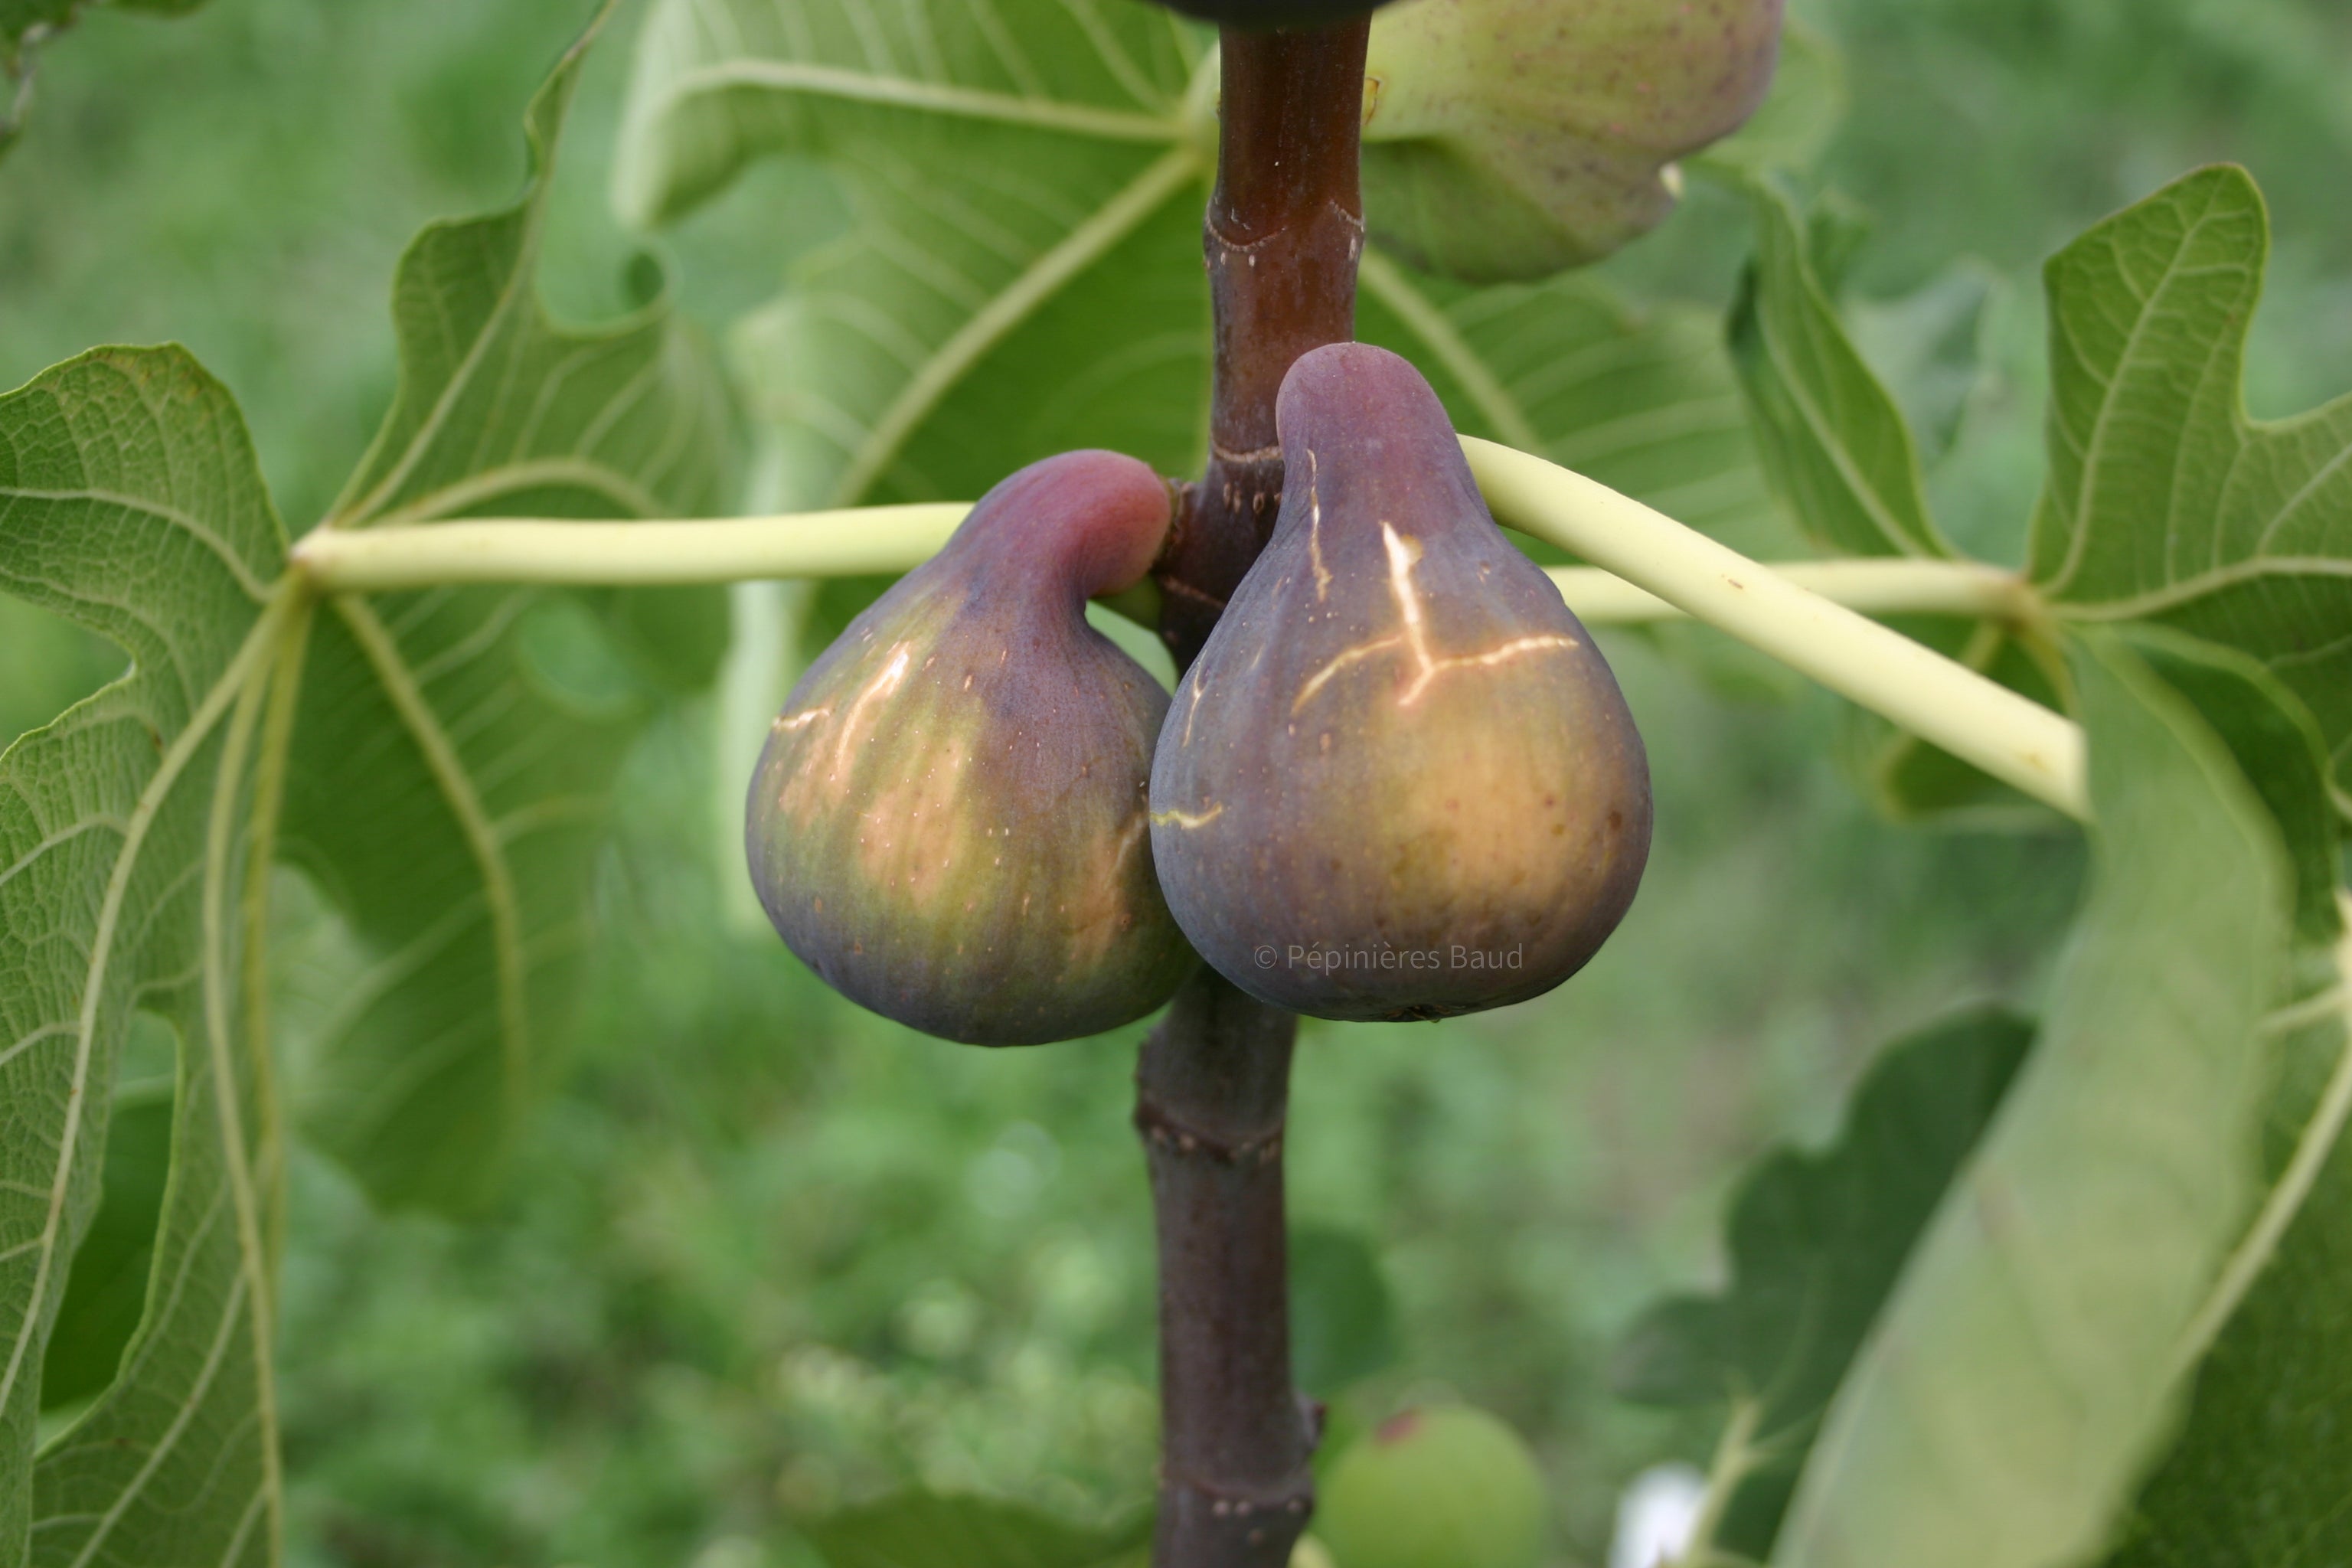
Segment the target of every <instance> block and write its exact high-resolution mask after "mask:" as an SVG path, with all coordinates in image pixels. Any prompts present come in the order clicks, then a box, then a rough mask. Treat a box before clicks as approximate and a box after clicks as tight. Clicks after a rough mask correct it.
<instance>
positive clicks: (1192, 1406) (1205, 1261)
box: [1135, 18, 1370, 1568]
mask: <svg viewBox="0 0 2352 1568" xmlns="http://www.w3.org/2000/svg"><path fill="white" fill-rule="evenodd" d="M1369 30H1370V23H1369V21H1368V20H1366V19H1362V18H1359V19H1358V20H1356V21H1353V22H1349V23H1344V24H1342V25H1340V26H1336V27H1330V28H1326V29H1320V30H1317V31H1311V32H1274V33H1245V32H1239V31H1236V30H1234V29H1233V28H1230V27H1229V28H1226V29H1225V30H1224V34H1223V110H1222V112H1223V133H1222V136H1221V138H1220V140H1219V144H1218V154H1217V188H1216V192H1215V195H1213V197H1212V198H1211V200H1210V204H1209V213H1208V219H1207V222H1206V223H1205V225H1204V226H1203V229H1204V242H1205V249H1206V251H1207V258H1208V268H1209V289H1210V300H1211V305H1212V308H1213V312H1214V316H1215V332H1216V367H1215V380H1214V383H1213V388H1212V392H1211V402H1210V417H1209V429H1210V435H1211V447H1210V455H1209V466H1208V472H1207V474H1206V475H1205V476H1204V477H1203V478H1202V481H1201V482H1200V483H1199V484H1198V485H1193V486H1190V487H1187V489H1186V491H1185V495H1184V504H1183V505H1182V507H1181V509H1180V512H1179V516H1178V520H1177V525H1176V527H1175V529H1174V530H1173V531H1171V539H1170V542H1169V546H1168V549H1167V550H1166V552H1164V553H1163V554H1162V556H1161V557H1160V563H1159V564H1158V566H1157V567H1156V568H1155V575H1156V576H1157V577H1158V579H1159V581H1160V585H1161V587H1162V589H1163V590H1164V592H1165V598H1164V600H1163V605H1162V608H1161V612H1160V633H1161V635H1162V636H1163V637H1165V638H1166V639H1167V641H1168V644H1169V646H1170V647H1171V649H1172V650H1173V651H1174V653H1175V655H1176V658H1177V660H1178V662H1179V663H1180V664H1186V665H1189V664H1190V663H1191V662H1192V658H1194V656H1196V655H1197V654H1198V653H1199V652H1200V651H1201V645H1202V643H1203V642H1205V641H1206V640H1207V638H1208V635H1209V631H1210V629H1211V628H1212V627H1213V626H1214V625H1215V624H1216V619H1217V616H1218V615H1219V614H1220V613H1221V612H1222V611H1223V609H1224V606H1225V601H1226V600H1227V599H1229V598H1231V597H1232V595H1233V591H1234V587H1235V586H1236V585H1237V584H1239V583H1240V582H1241V579H1242V574H1244V572H1246V571H1247V570H1248V569H1249V564H1250V563H1251V562H1252V561H1253V560H1255V558H1256V556H1257V553H1258V552H1259V550H1260V549H1262V548H1263V547H1264V546H1265V540H1266V536H1267V534H1268V533H1269V532H1271V531H1272V530H1273V527H1274V521H1275V514H1276V511H1277V510H1279V508H1280V505H1281V500H1282V454H1281V448H1280V447H1279V446H1278V444H1277V443H1276V435H1275V425H1274V405H1275V394H1276V392H1277V391H1278V390H1279V389H1280V387H1281V385H1282V378H1283V375H1284V374H1285V373H1286V372H1287V371H1288V370H1289V368H1290V366H1291V363H1292V362H1293V361H1294V360H1296V359H1297V357H1298V356H1299V355H1300V354H1303V353H1307V351H1308V350H1309V349H1314V348H1319V347H1321V346H1322V345H1323V344H1325V343H1330V342H1345V341H1346V340H1347V339H1349V338H1350V337H1352V336H1353V335H1354V332H1355V302H1356V260H1357V258H1358V257H1359V256H1360V254H1361V253H1362V250H1363V232H1364V226H1363V208H1362V203H1361V201H1360V197H1359V195H1358V185H1357V147H1358V133H1359V132H1360V129H1361V123H1362V121H1361V116H1362V103H1363V81H1364V45H1365V38H1366V35H1367V33H1368V32H1369ZM1296 1033H1297V1019H1296V1018H1295V1017H1293V1016H1291V1015H1290V1014H1287V1013H1285V1012H1282V1011H1280V1010H1279V1009H1276V1008H1273V1007H1268V1006H1265V1005H1264V1004H1262V1003H1258V1002H1255V1001H1253V1000H1252V999H1250V998H1249V997H1247V996H1245V995H1244V994H1242V993H1241V992H1240V991H1237V990H1235V989H1234V987H1233V986H1232V985H1230V984H1226V982H1225V981H1223V979H1221V978H1220V977H1219V976H1218V975H1217V974H1216V973H1213V971H1210V970H1208V969H1205V968H1204V969H1202V971H1201V972H1200V973H1198V974H1196V975H1194V976H1193V978H1192V980H1190V981H1189V982H1187V983H1186V984H1185V985H1184V987H1183V989H1182V990H1181V991H1179V992H1178V993H1177V995H1176V1000H1175V1002H1174V1003H1173V1004H1172V1005H1171V1006H1170V1008H1169V1010H1168V1014H1167V1016H1166V1017H1164V1018H1163V1019H1161V1021H1160V1026H1159V1027H1158V1028H1156V1029H1154V1030H1153V1031H1152V1033H1151V1036H1150V1038H1149V1039H1148V1040H1146V1041H1145V1043H1144V1047H1143V1055H1142V1058H1141V1060H1140V1062H1139V1064H1138V1066H1137V1069H1136V1107H1135V1121H1136V1127H1137V1130H1138V1131H1140V1132H1141V1133H1142V1134H1143V1139H1144V1147H1145V1152H1146V1157H1147V1159H1148V1161H1149V1163H1150V1169H1151V1196H1152V1207H1153V1213H1154V1215H1155V1218H1156V1220H1157V1223H1158V1226H1159V1233H1160V1406H1161V1415H1160V1421H1161V1458H1160V1513H1159V1523H1158V1526H1157V1531H1156V1536H1155V1539H1154V1542H1153V1548H1152V1561H1153V1563H1155V1564H1156V1565H1157V1568H1283V1565H1284V1564H1285V1563H1287V1562H1288V1561H1289V1558H1290V1550H1291V1547H1292V1545H1293V1544H1294V1543H1295V1542H1297V1539H1298V1536H1299V1534H1300V1532H1301V1531H1304V1530H1305V1529H1306V1526H1307V1516H1308V1515H1309V1514H1310V1513H1311V1512H1312V1510H1313V1509H1314V1500H1315V1487H1314V1478H1313V1475H1312V1473H1311V1472H1310V1471H1309V1469H1308V1468H1307V1463H1308V1460H1309V1459H1310V1458H1312V1457H1313V1454H1314V1451H1315V1442H1316V1438H1317V1436H1318V1428H1319V1426H1320V1416H1319V1413H1318V1411H1317V1410H1316V1409H1315V1408H1314V1407H1313V1406H1312V1405H1310V1404H1308V1402H1307V1401H1306V1400H1305V1399H1304V1398H1303V1397H1302V1396H1301V1395H1300V1394H1298V1392H1297V1389H1296V1387H1295V1386H1294V1385H1293V1384H1292V1381H1291V1372H1290V1301H1289V1279H1288V1256H1287V1254H1288V1247H1287V1237H1286V1229H1285V1226H1284V1217H1283V1190H1282V1139H1283V1121H1284V1116H1285V1113H1286V1108H1287V1105H1288V1100H1289V1082H1290V1056H1291V1043H1292V1039H1293V1037H1294V1036H1295V1035H1296Z"/></svg>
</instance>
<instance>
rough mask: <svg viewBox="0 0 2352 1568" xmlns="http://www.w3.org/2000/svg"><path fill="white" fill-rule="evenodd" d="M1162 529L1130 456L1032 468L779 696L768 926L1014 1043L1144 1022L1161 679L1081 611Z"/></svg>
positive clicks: (1184, 961) (937, 1014) (890, 997)
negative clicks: (1149, 797) (1150, 821)
mask: <svg viewBox="0 0 2352 1568" xmlns="http://www.w3.org/2000/svg"><path fill="white" fill-rule="evenodd" d="M1168 522H1169V492H1168V487H1167V486H1166V485H1165V484H1163V483H1162V482H1161V481H1160V478H1159V477H1158V476H1157V475H1155V474H1154V473H1153V472H1152V471H1151V470H1150V468H1147V467H1145V466H1144V465H1143V464H1141V463H1139V462H1137V461H1136V460H1135V459H1134V458H1123V457H1120V456H1118V454H1116V453H1111V452H1069V453H1065V454H1064V455H1062V456H1061V457H1058V458H1048V459H1046V460H1045V461H1044V462H1042V463H1036V464H1033V465H1032V466H1030V467H1029V468H1024V469H1022V470H1021V471H1020V472H1019V473H1017V474H1014V475H1013V477H1012V478H1011V479H1006V480H1005V481H1004V482H1003V483H1002V484H1000V485H998V486H997V487H996V488H995V489H992V490H991V491H989V492H988V494H987V495H986V496H984V497H982V499H981V501H980V504H979V505H978V506H976V507H974V508H973V509H972V511H971V516H969V517H968V518H966V519H965V520H964V522H963V524H962V526H961V528H959V529H958V530H957V531H956V533H955V536H954V537H953V538H952V539H950V541H949V542H948V545H947V548H946V549H944V550H942V551H941V552H940V553H939V554H938V555H936V556H934V557H933V558H932V559H931V560H929V561H928V562H926V563H924V564H923V565H921V566H919V567H918V568H916V569H915V570H914V571H913V572H911V573H909V574H907V576H905V577H904V578H902V579H901V580H900V581H899V582H898V584H896V585H895V586H893V587H892V588H891V589H890V591H889V592H887V594H885V595H882V597H881V598H880V599H878V600H877V601H876V602H875V603H874V605H872V606H871V607H869V608H868V609H867V610H866V612H865V613H864V614H863V615H861V616H858V617H857V618H856V620H855V621H853V622H851V623H850V625H849V627H848V629H847V630H845V631H844V632H843V633H842V635H841V637H840V639H839V640H838V641H836V642H835V644H834V645H833V646H832V647H830V648H828V649H826V650H825V652H824V655H823V656H822V657H821V658H818V659H817V661H816V663H815V664H814V665H813V666H812V667H811V668H810V669H809V671H808V673H807V675H806V676H804V677H803V678H802V679H801V681H800V683H799V684H798V685H797V686H795V687H794V688H793V693H792V696H791V697H790V698H789V699H788V700H786V702H785V704H784V710H783V711H782V714H780V715H779V716H778V717H777V719H776V721H775V725H774V728H773V731H772V732H771V734H770V735H769V737H768V742H767V746H766V749H765V750H764V751H762V752H761V756H760V764H759V767H758V768H757V769H756V770H755V771H754V773H752V777H751V799H750V803H749V807H748V814H747V826H746V833H745V841H746V847H747V849H748V851H749V855H750V860H751V881H752V884H753V886H754V887H756V888H757V889H758V890H759V894H760V901H761V904H763V905H764V906H765V907H766V909H767V911H768V918H769V919H770V920H771V921H773V922H774V923H775V927H776V931H777V932H778V933H779V934H780V935H782V937H783V939H784V942H785V945H787V946H788V947H790V948H791V949H792V950H793V952H795V953H798V954H799V955H800V957H801V958H802V959H803V961H804V962H805V963H807V964H808V965H809V967H810V968H812V969H814V970H815V971H816V972H817V973H819V974H820V975H822V976H824V979H825V981H826V983H827V984H831V985H832V986H833V987H834V989H835V990H837V991H839V992H841V993H842V994H844V995H845V996H847V997H849V998H850V999H851V1000H852V1001H855V1002H857V1003H859V1004H861V1005H865V1006H866V1007H870V1008H872V1009H873V1010H874V1011H875V1012H877V1013H880V1014H882V1015H884V1016H887V1017H891V1018H895V1019H897V1020H898V1022H900V1023H902V1024H906V1025H908V1026H912V1027H914V1028H917V1029H920V1030H923V1031H924V1032H926V1033H928V1034H933V1035H940V1036H943V1037H947V1038H949V1039H953V1040H963V1041H967V1042H970V1043H971V1044H975V1045H1031V1044H1036V1043H1040V1042H1043V1041H1046V1040H1062V1039H1070V1038H1073V1037H1077V1036H1080V1035H1090V1034H1094V1033H1096V1032H1097V1031H1099V1030H1103V1029H1108V1028H1111V1027H1114V1026H1117V1025H1119V1024H1124V1023H1127V1022H1129V1020H1131V1019H1135V1018H1139V1017H1140V1016H1143V1015H1144V1014H1146V1013H1148V1012H1150V1011H1151V1010H1152V1009H1153V1008H1154V1007H1157V1006H1159V1005H1160V1004H1161V1003H1163V1002H1165V1001H1166V1000H1167V999H1168V997H1169V995H1170V994H1171V992H1173V991H1174V990H1175V988H1176V985H1177V984H1178V982H1180V981H1181V980H1182V979H1183V977H1184V976H1185V975H1186V974H1187V973H1190V972H1191V970H1192V964H1193V963H1194V959H1193V956H1192V952H1191V950H1190V949H1188V948H1187V947H1186V946H1185V944H1184V939H1183V936H1182V934H1181V932H1180V931H1178V930H1177V928H1176V925H1175V922H1174V921H1172V920H1171V919H1170V917H1169V913H1168V907H1167V905H1166V904H1165V903H1164V902H1162V901H1161V899H1160V889H1159V885H1158V883H1157V882H1156V881H1155V880H1154V879H1153V876H1152V868H1151V846H1150V835H1149V832H1148V825H1147V822H1146V817H1145V810H1146V791H1147V784H1148V779H1149V775H1150V759H1151V747H1152V742H1153V737H1154V736H1156V735H1157V734H1158V733H1159V730H1160V720H1161V718H1162V716H1163V715H1164V714H1165V713H1166V711H1167V708H1168V697H1167V693H1165V692H1164V691H1162V690H1161V689H1160V685H1159V683H1158V682H1157V681H1155V680H1154V679H1152V678H1151V677H1150V674H1149V673H1147V672H1146V671H1145V670H1144V668H1142V667H1141V666H1140V665H1139V664H1137V663H1136V662H1135V661H1134V660H1133V659H1131V658H1129V657H1128V656H1127V655H1126V654H1125V653H1123V652H1122V651H1120V650H1119V649H1118V647H1115V646H1114V645H1113V644H1112V643H1111V642H1110V640H1109V639H1108V637H1104V636H1103V635H1102V634H1101V633H1100V632H1097V631H1096V630H1095V629H1094V628H1093V627H1092V626H1088V625H1087V621H1086V606H1087V599H1088V598H1089V597H1090V596H1092V595H1096V594H1099V593H1107V592H1109V591H1112V590H1114V589H1118V588H1121V587H1124V586H1126V585H1128V584H1132V583H1134V582H1136V581H1137V580H1138V579H1139V578H1140V577H1141V576H1142V575H1143V574H1144V572H1145V571H1146V570H1147V569H1148V568H1149V567H1150V563H1151V560H1152V557H1153V555H1154V554H1155V553H1156V552H1158V550H1159V547H1160V540H1161V539H1162V537H1163V536H1164V535H1165V534H1166V532H1167V530H1168Z"/></svg>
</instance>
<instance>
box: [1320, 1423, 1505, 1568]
mask: <svg viewBox="0 0 2352 1568" xmlns="http://www.w3.org/2000/svg"><path fill="white" fill-rule="evenodd" d="M1321 1490H1322V1493H1323V1495H1322V1497H1321V1499H1320V1500H1319V1501H1318V1504H1317V1506H1316V1510H1315V1529H1316V1532H1317V1534H1318V1536H1319V1537H1320V1538H1321V1540H1322V1542H1323V1543H1324V1544H1325V1545H1326V1546H1327V1547H1328V1548H1329V1551H1330V1555H1331V1558H1332V1560H1333V1561H1335V1562H1336V1563H1338V1564H1339V1568H1535V1564H1536V1562H1537V1559H1538V1557H1539V1556H1540V1555H1541V1552H1542V1551H1543V1533H1544V1515H1545V1512H1546V1506H1545V1502H1544V1484H1543V1476H1542V1473H1541V1472H1540V1471H1538V1469H1537V1468H1536V1461H1535V1456H1534V1455H1533V1454H1531V1453H1529V1452H1528V1446H1527V1444H1526V1443H1525V1442H1524V1441H1522V1440H1521V1439H1520V1437H1519V1435H1518V1434H1517V1433H1516V1432H1514V1431H1512V1430H1511V1429H1510V1428H1509V1427H1508V1426H1505V1425H1504V1424H1503V1423H1502V1422H1500V1421H1498V1420H1496V1418H1495V1417H1494V1416H1492V1415H1487V1414H1486V1412H1485V1411H1483V1410H1474V1409H1472V1408H1471V1407H1469V1406H1468V1405H1442V1406H1439V1407H1437V1408H1434V1409H1429V1410H1408V1411H1406V1412H1404V1413H1403V1414H1402V1415H1394V1416H1391V1417H1390V1418H1389V1419H1388V1420H1387V1421H1384V1422H1382V1423H1381V1425H1380V1426H1377V1427H1375V1428H1374V1429H1373V1430H1372V1431H1371V1433H1370V1435H1368V1436H1365V1437H1363V1438H1362V1439H1361V1440H1360V1441H1359V1442H1357V1443H1356V1444H1355V1445H1354V1446H1353V1447H1349V1449H1348V1451H1347V1452H1346V1453H1344V1454H1342V1455H1340V1456H1339V1462H1338V1463H1337V1464H1335V1465H1334V1466H1332V1468H1331V1475H1330V1479H1328V1481H1326V1482H1325V1483H1324V1484H1323V1487H1322V1489H1321Z"/></svg>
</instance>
